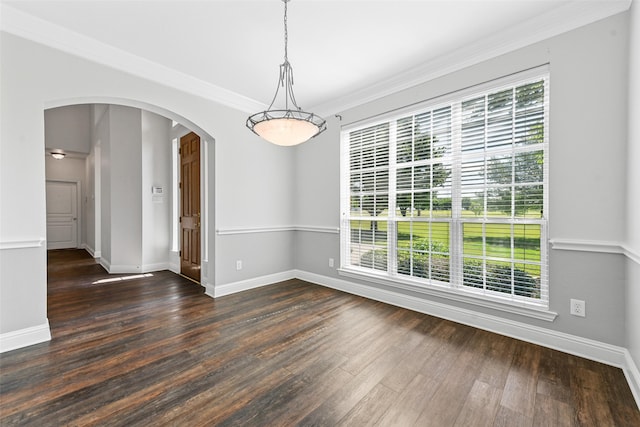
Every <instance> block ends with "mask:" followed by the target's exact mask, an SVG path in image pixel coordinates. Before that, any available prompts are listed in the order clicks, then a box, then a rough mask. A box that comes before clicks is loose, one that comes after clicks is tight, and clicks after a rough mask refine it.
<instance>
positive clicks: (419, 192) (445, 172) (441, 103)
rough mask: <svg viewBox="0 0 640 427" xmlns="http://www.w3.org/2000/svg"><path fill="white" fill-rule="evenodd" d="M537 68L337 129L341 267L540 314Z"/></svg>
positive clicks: (543, 252)
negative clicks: (340, 152) (340, 138)
mask: <svg viewBox="0 0 640 427" xmlns="http://www.w3.org/2000/svg"><path fill="white" fill-rule="evenodd" d="M548 96H549V84H548V73H547V70H546V67H545V68H544V69H541V68H539V69H535V70H529V71H528V72H525V73H521V74H518V75H513V76H509V77H507V78H504V79H500V80H497V81H493V82H490V83H488V84H485V85H482V86H481V87H475V88H472V89H467V90H465V91H464V92H459V93H454V94H450V95H448V96H447V97H446V98H445V97H443V98H440V99H435V100H432V101H430V102H428V103H424V104H422V105H420V106H419V107H412V109H411V110H404V111H403V112H401V113H395V114H389V115H387V116H385V117H384V120H378V121H375V122H370V123H367V124H364V125H360V126H357V127H355V126H354V127H351V128H345V129H343V132H342V160H343V162H342V179H341V182H342V191H341V194H342V198H341V200H342V202H341V203H342V206H341V208H342V226H341V250H342V269H343V270H345V271H350V272H355V273H358V272H360V273H362V274H365V275H371V274H373V275H375V276H376V277H381V278H384V277H387V278H388V279H389V280H390V283H403V284H404V285H403V286H405V287H406V286H409V287H410V288H411V287H415V288H416V289H419V288H420V287H434V288H440V289H446V290H448V291H451V292H458V293H463V294H465V295H472V296H474V295H475V296H477V297H479V298H483V299H490V300H494V301H501V302H505V303H508V304H516V305H522V306H529V307H533V308H542V309H544V308H547V307H548V299H549V290H548V265H547V240H548V237H547V217H546V215H547V212H548V208H547V204H548V197H547V194H548V137H547V135H548V110H549V101H548V99H549V98H548Z"/></svg>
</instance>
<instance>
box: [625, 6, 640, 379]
mask: <svg viewBox="0 0 640 427" xmlns="http://www.w3.org/2000/svg"><path fill="white" fill-rule="evenodd" d="M630 21H631V36H630V39H629V40H630V44H629V52H630V56H629V152H628V157H627V161H628V163H627V165H628V168H627V175H628V177H627V241H626V244H627V251H628V254H629V257H628V260H627V292H626V299H625V300H626V322H625V324H626V334H627V336H626V339H627V343H626V346H627V348H628V349H629V352H630V353H631V357H632V358H633V360H634V361H635V364H636V366H640V310H638V307H640V5H639V4H638V2H634V3H632V5H631V13H630ZM638 386H639V387H640V384H638Z"/></svg>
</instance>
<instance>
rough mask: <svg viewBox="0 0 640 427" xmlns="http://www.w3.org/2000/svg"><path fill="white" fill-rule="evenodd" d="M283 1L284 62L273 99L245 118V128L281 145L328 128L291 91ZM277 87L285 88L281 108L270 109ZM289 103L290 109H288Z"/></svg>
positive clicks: (285, 0) (291, 73)
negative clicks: (263, 107)
mask: <svg viewBox="0 0 640 427" xmlns="http://www.w3.org/2000/svg"><path fill="white" fill-rule="evenodd" d="M289 1H290V0H282V2H283V3H284V63H282V64H280V77H279V79H278V86H277V87H276V93H275V95H274V96H273V100H272V101H271V104H270V105H269V108H268V109H267V110H266V111H262V112H260V113H256V114H254V115H252V116H250V117H249V118H248V119H247V127H248V128H249V129H251V130H252V131H253V132H254V133H255V134H257V135H259V136H260V137H262V138H264V139H266V140H267V141H269V142H271V143H273V144H276V145H284V146H292V145H297V144H301V143H303V142H305V141H308V140H309V139H311V138H313V137H315V136H317V135H319V134H320V133H322V132H324V131H325V130H326V129H327V122H326V121H325V120H324V119H323V118H322V117H320V116H317V115H315V114H313V113H308V112H306V111H302V108H300V107H298V104H297V102H296V98H295V96H294V94H293V68H292V67H291V64H290V63H289V59H288V56H287V54H288V52H287V43H288V36H289V35H288V31H287V3H288V2H289ZM280 87H283V88H284V92H285V93H284V109H283V110H282V109H275V110H272V109H271V108H272V107H273V104H274V103H275V101H276V98H277V97H278V92H279V90H280ZM290 106H291V108H290Z"/></svg>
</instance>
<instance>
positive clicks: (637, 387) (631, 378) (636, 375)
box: [622, 350, 640, 408]
mask: <svg viewBox="0 0 640 427" xmlns="http://www.w3.org/2000/svg"><path fill="white" fill-rule="evenodd" d="M625 357H626V363H625V366H624V368H623V369H622V370H623V371H624V376H625V377H626V378H627V383H629V388H630V389H631V393H633V397H634V398H635V399H636V404H637V405H638V408H640V371H638V366H637V365H636V363H635V362H634V360H633V358H632V357H631V353H629V350H625Z"/></svg>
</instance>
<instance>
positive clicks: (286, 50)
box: [282, 0, 289, 63]
mask: <svg viewBox="0 0 640 427" xmlns="http://www.w3.org/2000/svg"><path fill="white" fill-rule="evenodd" d="M282 1H284V62H285V63H287V62H289V58H288V56H289V55H288V53H289V49H288V45H289V30H288V28H287V3H289V0H282Z"/></svg>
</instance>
